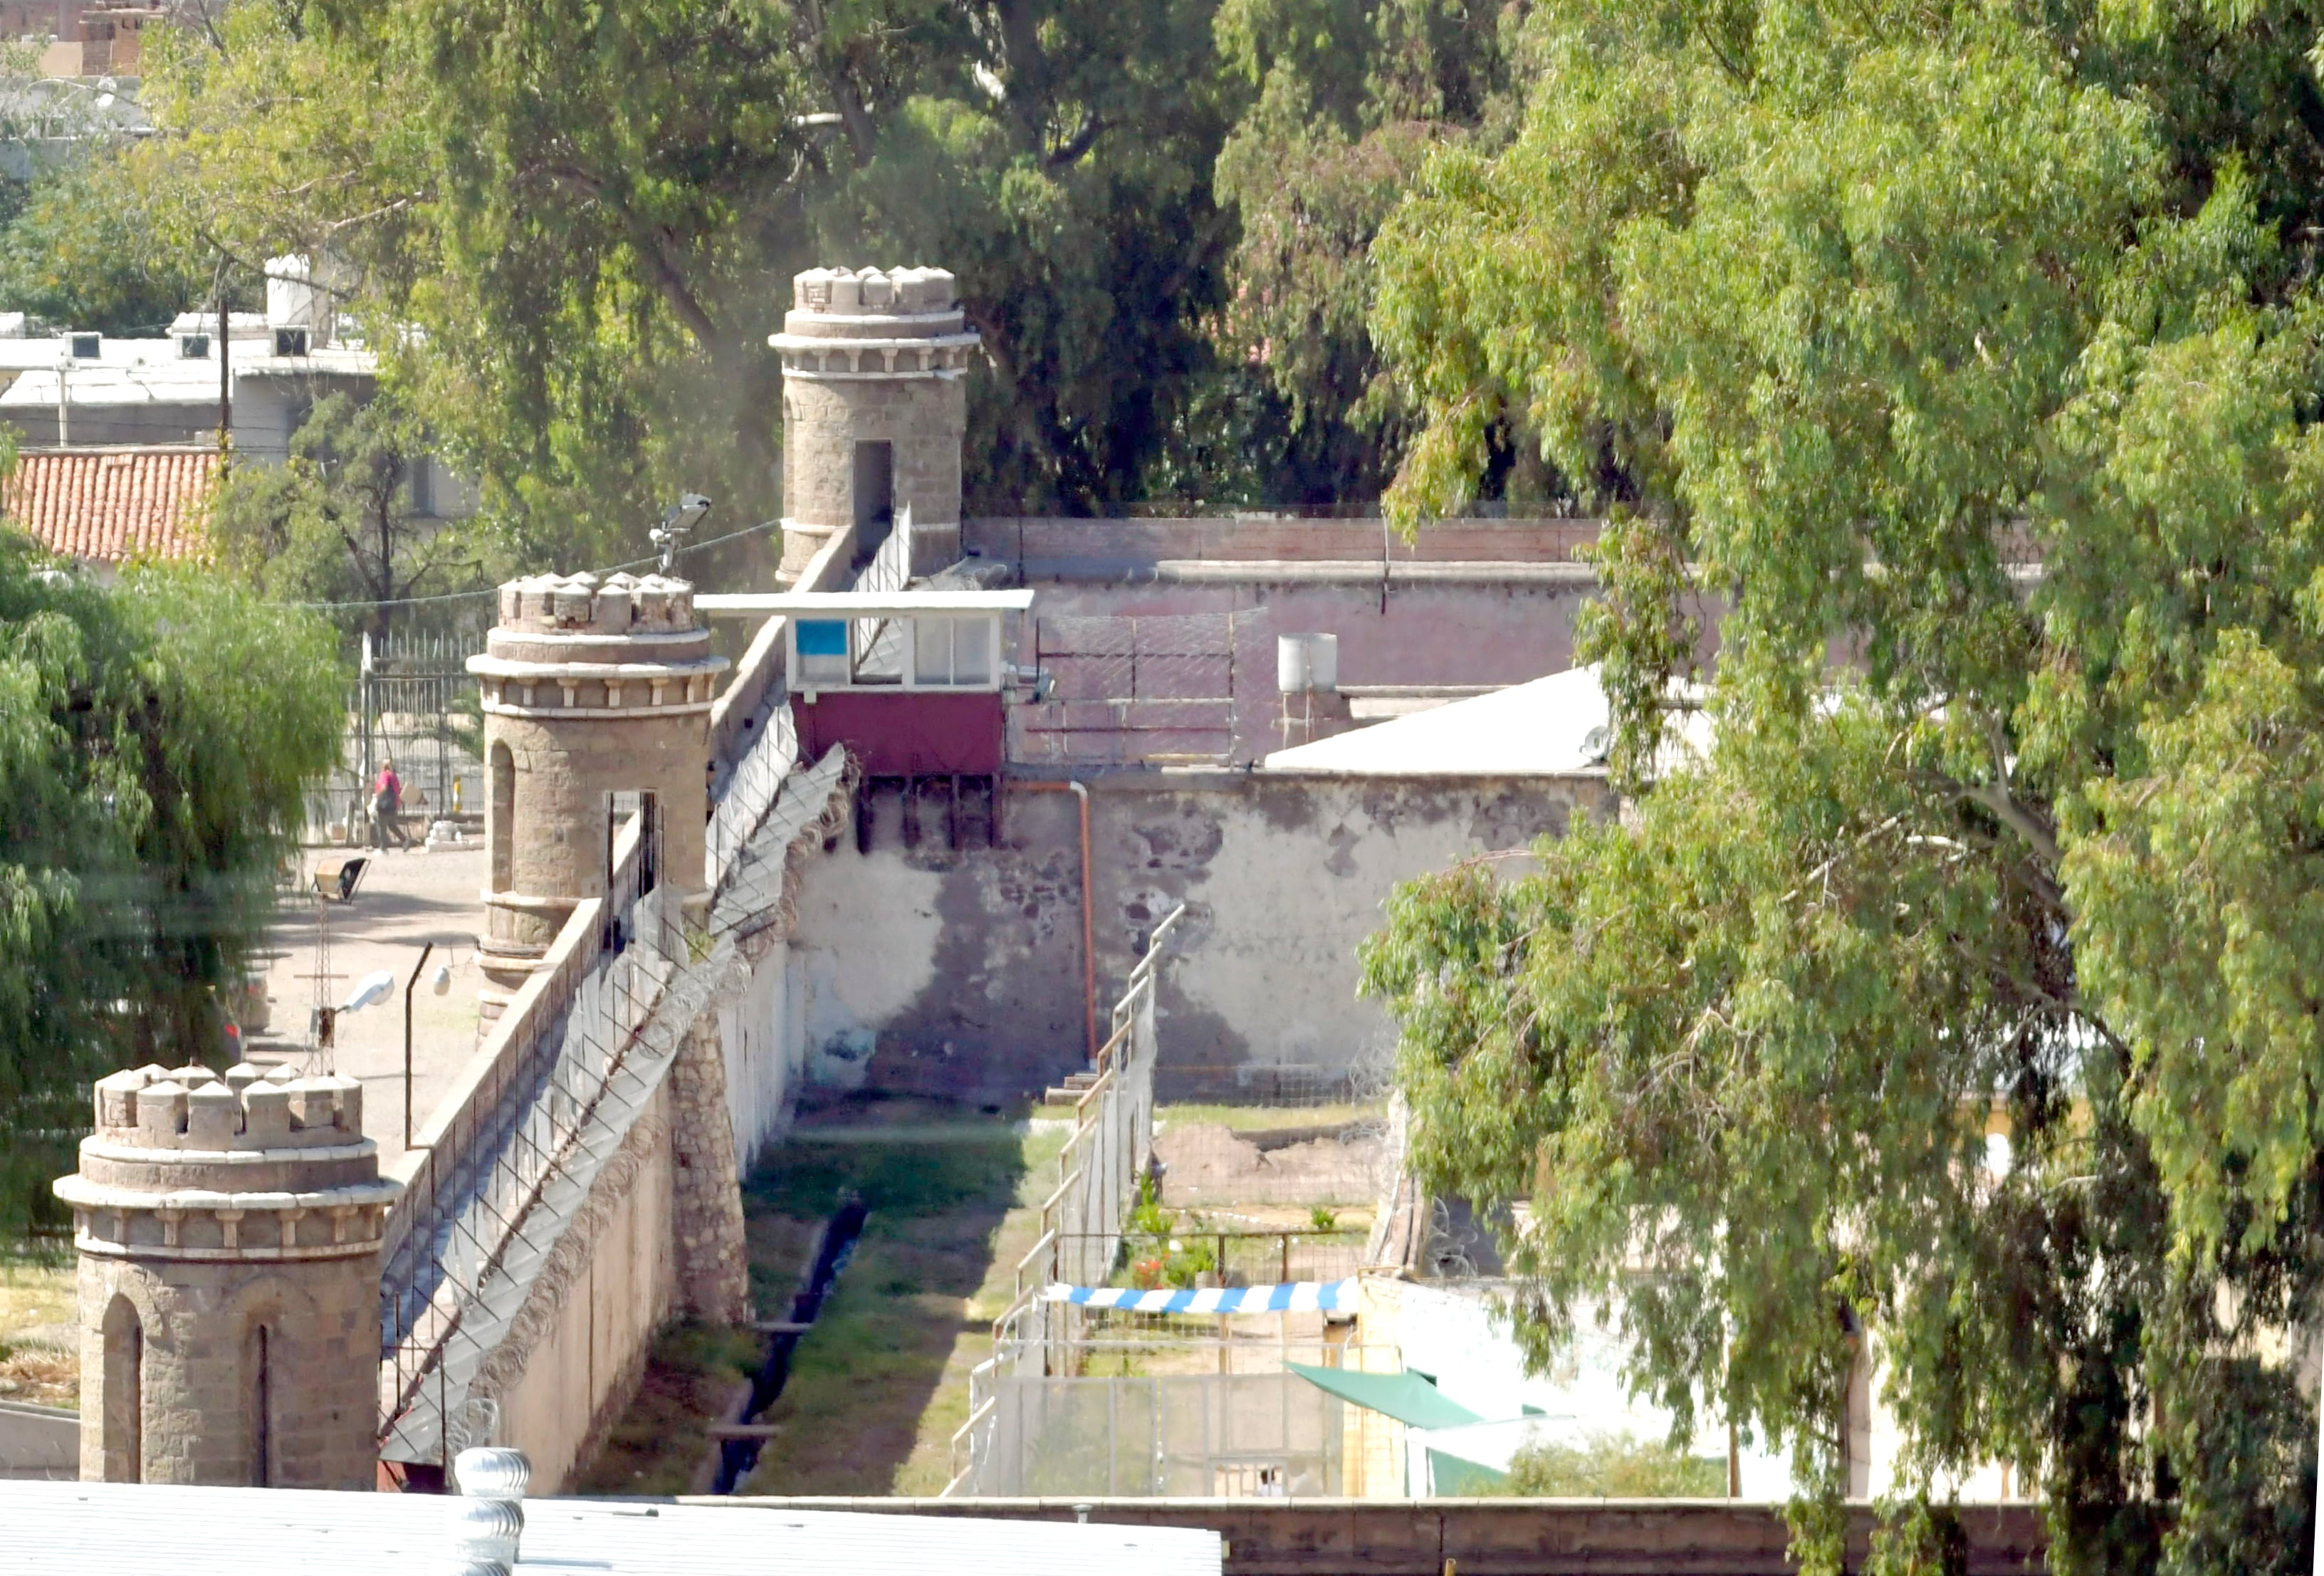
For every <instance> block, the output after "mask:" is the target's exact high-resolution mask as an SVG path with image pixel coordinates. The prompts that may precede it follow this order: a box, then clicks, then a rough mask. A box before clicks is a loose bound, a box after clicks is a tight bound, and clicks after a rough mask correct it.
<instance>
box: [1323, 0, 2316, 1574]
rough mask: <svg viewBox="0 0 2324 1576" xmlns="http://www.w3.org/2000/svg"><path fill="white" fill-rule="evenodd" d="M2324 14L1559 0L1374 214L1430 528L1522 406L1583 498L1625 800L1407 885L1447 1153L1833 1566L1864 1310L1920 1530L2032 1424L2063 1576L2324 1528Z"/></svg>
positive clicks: (1408, 975) (1433, 1145) (1917, 1545)
mask: <svg viewBox="0 0 2324 1576" xmlns="http://www.w3.org/2000/svg"><path fill="white" fill-rule="evenodd" d="M2318 26H2319V18H2318V17H2317V16H2316V15H2314V14H2310V13H2308V12H2304V11H2301V9H2299V8H2298V7H2296V6H2283V7H2270V6H2264V5H2263V6H2244V7H2236V8H2233V9H2229V8H2226V7H2220V8H2217V9H2206V8H2202V7H2199V6H2178V5H2169V4H2163V5H2150V6H2143V7H2095V8H2094V7H2087V6H2082V5H2052V6H2048V7H2043V8H2020V9H2008V8H2002V7H1993V6H1981V5H1951V6H1948V5H1935V6H1930V5H1911V6H1905V5H1884V4H1881V3H1879V0H1873V3H1872V4H1869V5H1855V4H1851V5H1821V4H1813V3H1808V4H1793V3H1781V4H1779V3H1775V0H1769V3H1766V4H1757V5H1755V4H1743V5H1734V4H1729V3H1726V0H1720V3H1718V4H1708V3H1704V4H1695V3H1692V0H1674V3H1670V4H1663V5H1654V6H1648V7H1639V6H1631V5H1611V4H1597V3H1595V0H1560V3H1556V4H1551V5H1545V6H1543V7H1540V8H1537V9H1536V10H1535V12H1534V13H1533V14H1532V16H1531V18H1530V19H1529V21H1528V23H1526V37H1525V40H1524V43H1523V53H1524V57H1525V59H1526V61H1527V62H1528V65H1527V68H1526V73H1527V74H1526V88H1525V103H1524V106H1523V124H1522V129H1521V130H1520V131H1519V132H1518V133H1517V135H1516V137H1515V139H1514V141H1512V142H1511V143H1509V144H1508V146H1506V147H1505V148H1502V149H1499V150H1492V149H1480V148H1474V147H1462V146H1454V147H1452V148H1449V149H1447V150H1446V151H1444V152H1442V153H1440V154H1439V155H1438V156H1437V157H1435V158H1434V160H1433V161H1431V162H1430V164H1429V165H1428V167H1427V169H1426V171H1425V173H1424V175H1423V176H1422V178H1421V179H1420V180H1419V181H1418V182H1417V184H1416V187H1415V188H1414V189H1412V191H1411V192H1410V193H1409V194H1408V195H1407V196H1406V198H1405V200H1404V201H1403V202H1402V204H1401V205H1400V206H1399V207H1398V208H1397V212H1396V213H1395V214H1394V216H1393V217H1391V218H1390V220H1389V221H1388V225H1387V226H1386V227H1385V229H1384V231H1383V235H1382V238H1381V240H1380V242H1379V245H1378V247H1377V248H1376V252H1375V257H1374V263H1375V266H1376V267H1377V269H1378V271H1379V281H1380V283H1379V302H1378V305H1377V308H1376V309H1375V313H1374V316H1373V318H1372V322H1371V330H1372V332H1373V334H1374V335H1375V336H1376V337H1377V338H1378V339H1379V342H1380V343H1381V345H1382V346H1383V347H1384V350H1385V353H1386V355H1387V357H1388V362H1389V364H1390V366H1391V368H1392V370H1393V373H1394V375H1395V376H1396V377H1397V381H1398V386H1399V392H1400V394H1401V396H1402V397H1403V398H1404V399H1406V401H1409V402H1410V404H1411V406H1412V408H1413V409H1414V410H1416V412H1417V413H1418V418H1419V420H1420V422H1421V428H1420V430H1419V432H1418V435H1417V437H1416V439H1415V440H1414V442H1413V445H1412V447H1411V448H1410V451H1409V454H1408V457H1407V460H1406V464H1405V465H1404V467H1403V470H1402V472H1401V473H1400V475H1399V477H1398V479H1397V484H1396V490H1395V492H1394V493H1393V495H1392V498H1391V502H1392V504H1393V506H1394V507H1395V509H1396V511H1397V512H1399V513H1400V514H1401V515H1402V516H1403V517H1405V518H1406V519H1407V520H1410V519H1416V518H1425V516H1427V515H1429V514H1431V513H1434V512H1445V511H1449V510H1452V509H1453V508H1456V507H1458V506H1459V505H1460V504H1461V503H1462V501H1463V500H1464V499H1465V498H1466V497H1467V496H1469V495H1470V493H1471V490H1472V489H1473V487H1474V485H1475V483H1476V478H1477V476H1478V475H1479V473H1480V469H1481V467H1482V466H1483V465H1485V464H1487V463H1488V458H1489V444H1490V440H1491V434H1492V432H1493V431H1494V430H1495V428H1496V425H1497V424H1502V425H1506V424H1508V423H1511V422H1520V423H1522V424H1524V425H1525V426H1526V427H1528V428H1529V429H1532V430H1533V431H1535V432H1537V433H1538V434H1539V435H1540V441H1541V444H1542V448H1543V453H1544V456H1545V460H1546V461H1547V463H1549V464H1550V465H1554V467H1555V468H1556V470H1557V472H1558V473H1559V474H1560V475H1563V477H1566V478H1569V479H1571V480H1572V482H1573V483H1574V484H1576V485H1577V486H1579V487H1581V488H1582V489H1584V490H1585V491H1586V492H1587V493H1589V494H1590V495H1591V497H1592V499H1593V500H1594V502H1596V503H1597V504H1598V505H1599V506H1600V507H1601V508H1603V509H1605V510H1606V511H1607V512H1608V513H1609V529H1608V530H1607V532H1606V535H1605V539H1604V540H1603V542H1602V544H1601V547H1600V567H1601V573H1602V575H1603V576H1604V584H1605V594H1604V596H1603V598H1602V599H1601V600H1600V603H1599V604H1597V605H1596V607H1595V608H1594V609H1593V610H1592V613H1591V618H1590V620H1589V622H1588V623H1587V626H1586V629H1585V638H1584V640H1583V642H1582V654H1583V656H1584V657H1585V658H1586V659H1594V660H1596V661H1598V662H1600V663H1601V664H1602V665H1603V667H1602V671H1603V673H1604V675H1605V678H1606V681H1607V683H1608V686H1609V690H1610V692H1611V695H1612V697H1613V700H1614V705H1615V712H1616V717H1617V722H1618V729H1617V746H1616V750H1615V753H1614V760H1613V767H1614V770H1615V773H1616V776H1617V779H1618V782H1619V783H1620V784H1621V785H1622V786H1623V787H1624V788H1626V789H1627V790H1628V792H1629V793H1630V794H1631V796H1632V801H1631V804H1630V806H1629V808H1628V810H1627V811H1626V813H1625V815H1624V816H1622V817H1621V818H1620V819H1619V820H1618V822H1609V823H1607V824H1604V825H1592V826H1590V827H1586V828H1582V829H1581V830H1579V831H1577V832H1576V833H1575V834H1573V835H1572V836H1569V837H1568V838H1567V839H1566V840H1565V841H1564V842H1563V843H1558V844H1555V845H1552V846H1547V847H1545V848H1544V849H1543V850H1542V852H1541V862H1540V865H1539V867H1538V869H1537V871H1535V872H1534V873H1529V874H1526V875H1524V876H1522V877H1519V878H1517V879H1513V880H1504V879H1499V878H1498V877H1496V876H1495V875H1493V874H1492V873H1491V870H1492V869H1493V868H1506V867H1483V866H1471V867H1465V868H1463V869H1461V870H1457V871H1452V872H1448V873H1447V874H1445V875H1443V876H1442V877H1438V878H1435V879H1433V880H1427V881H1424V882H1420V883H1417V884H1416V885H1415V886H1413V887H1411V888H1409V889H1406V890H1405V891H1404V892H1402V893H1401V894H1400V895H1399V896H1398V898H1397V899H1396V902H1395V904H1394V905H1393V907H1392V911H1391V915H1390V920H1389V924H1388V927H1387V928H1386V929H1385V930H1384V931H1383V932H1382V934H1381V935H1379V936H1378V937H1377V938H1375V940H1374V941H1373V943H1372V944H1371V945H1370V947H1369V952H1368V954H1367V963H1366V968H1367V978H1368V981H1369V984H1370V986H1371V988H1372V989H1374V990H1375V991H1379V992H1380V993H1382V994H1383V995H1384V996H1386V997H1387V998H1388V1000H1389V1001H1390V1003H1391V1005H1392V1006H1393V1008H1394V1009H1395V1010H1396V1011H1397V1013H1398V1015H1399V1016H1400V1018H1401V1019H1402V1022H1403V1026H1404V1037H1403V1049H1402V1053H1401V1058H1402V1059H1401V1069H1402V1079H1403V1083H1404V1087H1405V1089H1406V1092H1407V1094H1408V1095H1409V1096H1410V1097H1411V1099H1412V1101H1413V1102H1414V1106H1415V1111H1416V1134H1417V1153H1418V1155H1419V1157H1420V1159H1421V1162H1422V1164H1423V1166H1424V1167H1425V1170H1426V1171H1427V1173H1428V1174H1429V1175H1431V1177H1432V1178H1433V1179H1434V1181H1435V1182H1436V1183H1437V1184H1439V1185H1441V1186H1444V1187H1447V1188H1453V1189H1458V1190H1460V1191H1462V1192H1465V1193H1467V1194H1470V1195H1471V1196H1474V1197H1480V1198H1500V1199H1508V1198H1529V1199H1530V1200H1531V1201H1532V1206H1533V1207H1532V1209H1531V1211H1530V1212H1529V1219H1530V1222H1531V1223H1530V1227H1529V1229H1528V1230H1527V1231H1526V1233H1525V1234H1524V1235H1523V1236H1522V1237H1521V1238H1520V1239H1519V1240H1517V1241H1516V1242H1515V1243H1513V1244H1512V1247H1513V1251H1514V1254H1515V1258H1514V1260H1513V1262H1514V1263H1515V1265H1516V1266H1517V1270H1518V1271H1519V1273H1520V1275H1521V1276H1522V1277H1523V1279H1524V1283H1525V1286H1526V1292H1525V1295H1524V1296H1523V1297H1522V1299H1521V1304H1520V1308H1519V1324H1520V1327H1521V1328H1522V1329H1523V1330H1524V1331H1525V1332H1526V1333H1527V1336H1528V1338H1529V1339H1531V1340H1532V1341H1535V1342H1536V1344H1537V1346H1538V1347H1540V1348H1541V1349H1543V1350H1546V1349H1547V1348H1548V1347H1549V1346H1551V1345H1554V1343H1555V1342H1556V1341H1558V1340H1559V1339H1560V1338H1561V1337H1562V1336H1563V1333H1564V1332H1565V1330H1566V1329H1567V1327H1568V1325H1569V1323H1570V1321H1571V1320H1572V1318H1573V1317H1575V1316H1576V1311H1577V1310H1578V1309H1580V1308H1582V1306H1584V1305H1585V1304H1587V1303H1588V1301H1589V1300H1590V1299H1591V1298H1594V1297H1597V1296H1600V1295H1603V1294H1605V1293H1607V1292H1608V1291H1609V1290H1612V1289H1615V1288H1617V1287H1619V1288H1621V1289H1622V1290H1623V1296H1622V1298H1621V1305H1622V1306H1623V1307H1624V1308H1625V1309H1626V1313H1625V1314H1624V1315H1623V1316H1624V1317H1625V1318H1626V1320H1627V1321H1628V1325H1629V1328H1630V1331H1631V1332H1632V1334H1633V1335H1634V1336H1635V1337H1636V1340H1637V1345H1636V1350H1637V1371H1636V1375H1635V1377H1636V1378H1637V1380H1638V1381H1639V1382H1640V1383H1641V1384H1642V1385H1643V1386H1645V1387H1646V1388H1648V1389H1650V1390H1652V1391H1653V1392H1655V1393H1656V1394H1657V1395H1658V1396H1660V1397H1661V1398H1663V1399H1664V1400H1665V1402H1666V1403H1668V1404H1669V1405H1672V1406H1673V1408H1674V1410H1675V1411H1676V1412H1677V1414H1678V1415H1679V1417H1680V1419H1681V1424H1682V1427H1684V1426H1688V1425H1691V1424H1692V1423H1693V1422H1694V1421H1695V1420H1697V1419H1699V1418H1701V1416H1702V1415H1703V1413H1704V1410H1705V1409H1706V1408H1708V1409H1711V1410H1713V1411H1716V1412H1719V1413H1722V1414H1725V1415H1728V1416H1730V1417H1733V1418H1736V1419H1738V1420H1739V1421H1740V1422H1741V1423H1742V1424H1744V1425H1745V1426H1746V1427H1748V1428H1749V1429H1751V1430H1753V1431H1755V1432H1757V1433H1758V1434H1760V1435H1762V1436H1763V1437H1766V1438H1768V1439H1771V1440H1774V1441H1776V1442H1781V1443H1783V1444H1784V1445H1787V1446H1788V1447H1789V1448H1790V1449H1791V1451H1792V1452H1793V1455H1794V1461H1795V1462H1796V1465H1797V1468H1798V1472H1799V1478H1800V1480H1802V1481H1803V1482H1804V1483H1806V1484H1808V1485H1809V1486H1810V1487H1809V1491H1808V1492H1807V1493H1806V1494H1804V1495H1803V1498H1802V1500H1801V1502H1800V1503H1799V1505H1798V1506H1797V1507H1795V1533H1796V1535H1797V1537H1798V1541H1799V1546H1800V1548H1801V1550H1802V1552H1803V1554H1804V1555H1806V1556H1808V1557H1809V1558H1810V1559H1811V1561H1812V1563H1813V1564H1814V1565H1815V1566H1816V1568H1819V1569H1826V1570H1830V1569H1835V1568H1836V1567H1837V1562H1838V1561H1839V1558H1840V1543H1839V1535H1840V1520H1839V1517H1838V1513H1837V1499H1838V1497H1839V1495H1840V1492H1841V1491H1842V1490H1843V1489H1844V1488H1845V1486H1846V1479H1845V1462H1844V1459H1843V1456H1844V1447H1845V1441H1844V1439H1843V1437H1842V1434H1841V1430H1840V1417H1841V1416H1842V1414H1843V1397H1844V1393H1845V1390H1846V1387H1847V1385H1848V1382H1849V1375H1850V1373H1851V1370H1852V1369H1853V1368H1854V1366H1855V1364H1856V1363H1857V1362H1858V1360H1860V1359H1861V1354H1862V1353H1863V1351H1864V1350H1865V1349H1866V1347H1867V1343H1868V1345H1869V1348H1870V1350H1872V1351H1874V1352H1877V1356H1878V1359H1879V1365H1880V1372H1881V1373H1882V1375H1883V1381H1882V1382H1883V1385H1884V1388H1885V1394H1886V1399H1887V1400H1888V1402H1889V1403H1890V1404H1891V1405H1893V1407H1894V1408H1895V1415H1896V1417H1897V1419H1898V1422H1899V1424H1900V1427H1901V1429H1902V1434H1903V1445H1902V1453H1901V1455H1900V1457H1899V1461H1898V1471H1899V1474H1900V1488H1899V1490H1898V1498H1899V1501H1900V1506H1899V1516H1898V1518H1897V1520H1896V1522H1895V1535H1894V1537H1893V1538H1892V1539H1891V1542H1890V1545H1889V1550H1888V1552H1889V1554H1890V1556H1891V1557H1893V1558H1895V1559H1896V1560H1898V1561H1900V1562H1904V1563H1906V1564H1912V1563H1938V1562H1941V1556H1942V1551H1943V1548H1944V1546H1945V1536H1944V1534H1943V1530H1942V1522H1943V1517H1944V1507H1945V1505H1946V1503H1947V1500H1948V1496H1949V1489H1948V1487H1947V1485H1948V1484H1949V1483H1950V1482H1951V1481H1953V1480H1955V1478H1956V1476H1957V1474H1959V1473H1960V1471H1962V1470H1965V1469H1967V1468H1969V1466H1971V1465H1973V1464H1976V1463H1978V1462H1988V1461H2003V1462H2006V1463H2009V1464H2010V1465H2011V1466H2012V1467H2013V1469H2014V1470H2015V1472H2016V1473H2017V1474H2018V1480H2019V1481H2020V1482H2023V1483H2024V1484H2026V1485H2028V1486H2029V1487H2031V1488H2036V1489H2038V1491H2039V1492H2040V1493H2041V1494H2042V1495H2043V1498H2044V1500H2045V1502H2046V1504H2047V1507H2048V1510H2049V1515H2050V1517H2051V1521H2052V1533H2053V1536H2054V1540H2055V1541H2054V1543H2053V1545H2052V1556H2051V1559H2052V1565H2053V1567H2054V1568H2057V1569H2060V1570H2073V1571H2083V1570H2087V1571H2097V1570H2140V1569H2166V1570H2174V1571H2177V1570H2185V1571H2194V1570H2227V1569H2236V1570H2268V1569H2276V1570H2282V1569H2290V1568H2293V1567H2294V1566H2298V1567H2302V1568H2304V1567H2305V1566H2306V1564H2307V1563H2308V1561H2309V1558H2310V1541H2309V1540H2310V1538H2311V1536H2312V1533H2311V1531H2310V1528H2311V1526H2312V1516H2313V1509H2312V1505H2313V1495H2312V1479H2313V1472H2314V1468H2315V1444H2314V1438H2315V1424H2314V1420H2313V1412H2312V1410H2311V1408H2310V1405H2309V1404H2307V1403H2304V1402H2303V1401H2302V1400H2301V1397H2300V1395H2299V1393H2298V1389H2297V1386H2296V1383H2295V1379H2294V1374H2295V1370H2296V1369H2297V1367H2298V1363H2299V1359H2300V1357H2301V1354H2302V1353H2304V1352H2306V1351H2308V1350H2311V1349H2312V1347H2313V1344H2314V1342H2315V1341H2316V1340H2317V1337H2318V1333H2319V1318H2318V1313H2319V1291H2324V1288H2319V1268H2324V1252H2319V1249H2324V1243H2320V1242H2319V1228H2324V1185H2319V1184H2324V1166H2319V1154H2324V1146H2319V1138H2324V1131H2319V1120H2324V1107H2319V1092H2324V1028H2319V1011H2318V996H2317V991H2318V986H2317V982H2318V981H2319V979H2324V775H2319V770H2318V766H2319V759H2318V751H2319V746H2324V688H2319V674H2324V602H2319V587H2324V530H2319V523H2318V512H2317V511H2318V502H2319V497H2324V491H2319V487H2320V486H2324V434H2319V429H2318V426H2317V416H2318V411H2319V392H2324V302H2320V301H2319V299H2318V297H2317V294H2316V291H2315V288H2314V285H2313V283H2312V281H2313V279H2314V276H2315V262H2316V256H2315V249H2316V246H2317V244H2318V237H2319V234H2324V230H2319V225H2318V223H2317V220H2318V218H2319V214H2318V212H2317V205H2318V201H2319V199H2318V197H2317V193H2318V192H2319V190H2324V187H2319V182H2318V180H2317V177H2318V175H2319V161H2324V142H2319V135H2324V115H2319V103H2324V101H2319V97H2318V94H2317V90H2316V88H2315V85H2314V81H2313V79H2312V76H2311V70H2310V64H2309V62H2308V60H2307V59H2306V58H2305V56H2304V53H2303V51H2306V50H2307V49H2308V48H2309V47H2310V44H2311V43H2312V42H2313V41H2315V39H2316V37H2317V34H2318ZM1705 609H1712V610H1715V611H1714V612H1713V613H1706V612H1705ZM1706 618H1715V620H1716V623H1717V629H1718V633H1719V637H1720V639H1719V656H1718V659H1717V662H1716V665H1715V667H1714V668H1711V670H1709V671H1707V672H1706V671H1699V670H1697V668H1695V666H1694V654H1695V652H1696V651H1697V650H1698V649H1699V645H1700V642H1699V641H1698V640H1697V639H1696V636H1697V633H1698V629H1697V626H1698V624H1699V623H1700V622H1701V621H1702V620H1704V619H1706ZM1835 658H1837V659H1838V660H1837V661H1835ZM1695 705H1700V706H1701V707H1702V708H1703V709H1705V710H1706V711H1707V713H1708V715H1709V721H1710V723H1711V729H1712V732H1713V737H1714V741H1715V742H1713V743H1712V744H1711V746H1710V747H1709V749H1708V751H1705V752H1703V753H1701V755H1700V756H1691V755H1689V754H1688V753H1687V752H1686V751H1680V750H1678V749H1676V748H1675V747H1674V744H1673V743H1672V735H1671V733H1670V732H1669V729H1668V726H1667V724H1668V723H1669V722H1670V720H1671V717H1672V714H1673V712H1674V710H1675V709H1677V708H1682V707H1690V706H1695Z"/></svg>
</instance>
